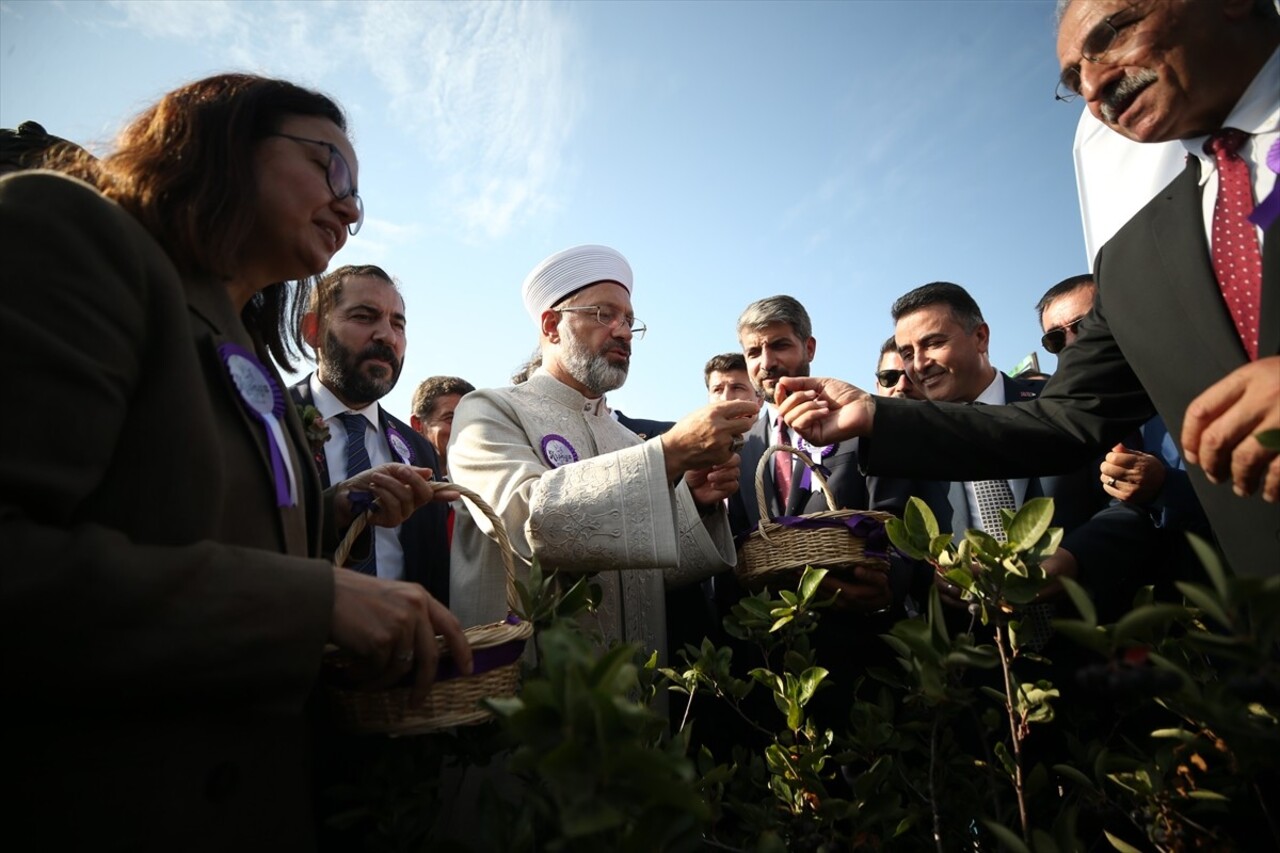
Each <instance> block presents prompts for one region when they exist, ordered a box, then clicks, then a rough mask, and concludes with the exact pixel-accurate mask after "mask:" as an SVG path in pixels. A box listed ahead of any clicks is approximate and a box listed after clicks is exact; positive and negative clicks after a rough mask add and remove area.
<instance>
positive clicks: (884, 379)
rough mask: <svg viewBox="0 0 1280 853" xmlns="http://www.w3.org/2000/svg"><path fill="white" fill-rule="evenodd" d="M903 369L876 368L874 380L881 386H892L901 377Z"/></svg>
mask: <svg viewBox="0 0 1280 853" xmlns="http://www.w3.org/2000/svg"><path fill="white" fill-rule="evenodd" d="M904 373H906V371H905V370H877V371H876V381H877V382H879V383H880V387H881V388H892V387H893V386H895V385H897V384H898V382H899V381H900V380H901V379H902V376H903V374H904Z"/></svg>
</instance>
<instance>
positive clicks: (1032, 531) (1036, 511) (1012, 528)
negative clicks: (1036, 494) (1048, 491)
mask: <svg viewBox="0 0 1280 853" xmlns="http://www.w3.org/2000/svg"><path fill="white" fill-rule="evenodd" d="M1051 523H1053V498H1032V499H1031V500H1029V501H1027V502H1026V503H1024V504H1023V505H1022V508H1021V509H1019V510H1018V514H1017V515H1015V516H1014V517H1013V523H1012V524H1010V525H1009V536H1008V538H1009V544H1010V545H1012V546H1013V547H1014V548H1016V549H1018V550H1019V551H1029V550H1030V549H1032V548H1034V547H1035V545H1036V543H1037V542H1039V541H1040V537H1041V536H1044V534H1045V531H1047V530H1048V529H1049V525H1050V524H1051Z"/></svg>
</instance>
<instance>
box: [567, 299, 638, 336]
mask: <svg viewBox="0 0 1280 853" xmlns="http://www.w3.org/2000/svg"><path fill="white" fill-rule="evenodd" d="M552 310H554V311H581V312H584V313H586V312H590V313H594V314H595V315H596V322H597V323H599V324H600V325H601V326H608V327H609V329H610V331H612V330H613V329H616V328H618V327H619V326H626V327H627V328H628V329H630V330H631V336H632V337H633V338H635V339H636V340H637V341H642V340H644V333H645V332H647V331H649V327H648V326H646V325H645V324H644V323H641V322H640V321H639V320H637V319H636V318H635V316H634V315H629V314H625V313H623V312H622V311H619V310H618V309H617V308H610V307H609V306H608V305H574V306H572V307H569V308H554V309H552Z"/></svg>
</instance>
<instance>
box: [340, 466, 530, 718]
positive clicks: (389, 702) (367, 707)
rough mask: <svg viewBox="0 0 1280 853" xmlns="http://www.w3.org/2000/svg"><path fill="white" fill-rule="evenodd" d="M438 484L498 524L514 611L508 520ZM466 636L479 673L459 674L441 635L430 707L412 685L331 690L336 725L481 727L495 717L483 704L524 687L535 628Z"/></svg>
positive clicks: (357, 529)
mask: <svg viewBox="0 0 1280 853" xmlns="http://www.w3.org/2000/svg"><path fill="white" fill-rule="evenodd" d="M433 485H434V486H435V487H436V488H441V489H446V488H447V489H452V490H454V491H457V492H459V493H461V495H462V496H463V497H464V498H466V499H467V500H468V501H470V502H471V503H472V504H473V505H474V506H475V507H476V508H477V509H479V510H480V511H481V512H482V513H484V515H485V517H486V518H488V519H489V521H491V522H492V523H493V530H494V538H495V539H497V541H498V545H499V547H500V548H501V549H502V562H503V568H504V569H505V570H506V573H507V607H508V608H510V609H511V610H513V611H514V609H515V606H516V591H515V555H514V554H513V553H512V550H511V540H510V539H508V538H507V531H506V528H505V527H503V524H502V519H501V518H499V517H498V515H497V513H495V512H494V511H493V509H492V508H491V507H490V506H489V505H488V504H487V503H485V502H484V500H483V499H482V498H481V497H480V496H479V495H477V494H476V493H475V492H473V491H471V490H470V489H468V488H465V487H463V486H459V485H458V484H456V483H435V484H433ZM367 517H368V514H367V513H365V514H363V515H361V516H359V517H358V518H357V519H356V521H355V522H353V523H352V525H351V528H350V529H349V530H348V531H347V535H346V536H345V537H344V538H343V540H342V542H341V543H340V544H339V546H338V550H337V551H336V552H335V553H334V562H335V563H337V564H338V565H343V564H344V563H345V562H346V560H347V557H348V555H349V554H350V552H351V547H352V545H353V544H354V543H355V540H356V538H357V537H358V536H359V535H360V533H361V531H363V530H364V528H365V525H366V524H367ZM465 633H466V637H467V641H468V642H469V643H470V644H471V651H472V655H473V658H474V664H475V669H474V673H473V674H472V675H468V676H464V675H461V674H459V673H458V670H457V668H456V667H455V666H454V664H453V661H452V660H451V659H449V657H448V656H447V654H448V653H447V650H446V649H445V646H444V639H443V638H442V637H437V638H436V642H437V643H438V644H439V646H440V666H439V669H438V670H437V673H436V681H435V683H434V684H433V685H432V687H431V692H430V693H428V694H427V701H426V703H425V704H423V705H421V706H419V707H414V706H412V705H411V704H410V701H409V699H410V695H411V689H410V688H409V687H392V688H390V689H388V690H379V691H358V690H345V689H341V688H338V687H333V686H330V687H329V688H328V693H329V698H330V702H329V708H330V711H331V714H332V717H333V720H334V722H335V724H337V725H338V726H339V727H341V728H343V729H346V730H347V731H351V732H356V733H360V734H392V735H411V734H424V733H426V732H432V731H435V730H437V729H443V728H448V727H450V726H463V725H469V724H472V723H481V722H484V721H485V720H487V719H489V718H490V717H491V716H492V714H491V712H490V711H489V710H488V709H487V708H485V707H484V706H483V705H481V704H480V701H481V700H482V699H487V698H492V697H497V696H514V695H515V693H516V691H517V690H518V689H519V686H520V659H521V657H522V656H523V653H524V647H525V642H526V641H527V640H528V639H529V637H531V636H532V635H533V625H532V624H530V623H528V622H523V621H521V620H520V619H518V618H517V617H516V616H514V615H510V616H508V617H507V619H506V620H505V621H503V622H494V623H491V624H489V625H477V626H475V627H473V628H468V629H467V630H466V632H465ZM335 652H336V653H335V654H334V655H333V657H332V658H331V660H330V663H331V665H333V666H337V667H341V666H342V659H341V652H337V651H336V650H335Z"/></svg>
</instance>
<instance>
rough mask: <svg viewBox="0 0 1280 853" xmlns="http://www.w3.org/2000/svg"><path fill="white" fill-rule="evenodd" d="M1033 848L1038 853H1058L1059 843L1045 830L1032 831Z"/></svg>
mask: <svg viewBox="0 0 1280 853" xmlns="http://www.w3.org/2000/svg"><path fill="white" fill-rule="evenodd" d="M1031 847H1032V848H1033V849H1034V850H1035V851H1036V853H1058V842H1056V841H1054V840H1053V836H1052V835H1050V834H1049V833H1047V832H1045V831H1044V830H1043V829H1033V830H1031Z"/></svg>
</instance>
